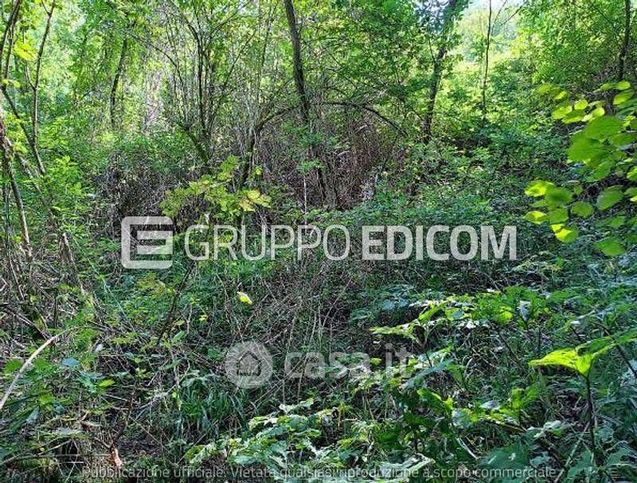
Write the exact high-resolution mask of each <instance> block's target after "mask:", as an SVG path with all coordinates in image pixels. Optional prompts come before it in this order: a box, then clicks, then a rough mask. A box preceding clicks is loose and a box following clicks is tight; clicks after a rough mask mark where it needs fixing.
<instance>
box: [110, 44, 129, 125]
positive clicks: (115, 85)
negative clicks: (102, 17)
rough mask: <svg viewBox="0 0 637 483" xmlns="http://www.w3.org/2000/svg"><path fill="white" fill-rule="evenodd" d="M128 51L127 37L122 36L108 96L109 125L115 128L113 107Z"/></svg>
mask: <svg viewBox="0 0 637 483" xmlns="http://www.w3.org/2000/svg"><path fill="white" fill-rule="evenodd" d="M127 53H128V37H124V41H123V42H122V50H121V52H120V54H119V62H118V63H117V70H116V71H115V77H113V85H112V87H111V98H110V116H111V127H112V128H113V129H115V127H116V126H117V122H116V120H115V108H116V105H117V89H118V88H119V81H120V79H121V77H122V72H123V70H124V61H125V60H126V54H127Z"/></svg>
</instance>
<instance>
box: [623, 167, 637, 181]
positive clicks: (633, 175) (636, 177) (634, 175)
mask: <svg viewBox="0 0 637 483" xmlns="http://www.w3.org/2000/svg"><path fill="white" fill-rule="evenodd" d="M626 177H627V178H628V179H629V180H631V181H637V166H633V167H632V168H631V169H630V171H628V174H627V175H626Z"/></svg>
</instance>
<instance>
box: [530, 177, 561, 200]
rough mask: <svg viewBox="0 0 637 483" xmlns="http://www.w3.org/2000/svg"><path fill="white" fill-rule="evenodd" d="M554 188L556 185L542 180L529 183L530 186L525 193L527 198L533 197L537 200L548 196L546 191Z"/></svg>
mask: <svg viewBox="0 0 637 483" xmlns="http://www.w3.org/2000/svg"><path fill="white" fill-rule="evenodd" d="M553 186H555V185H554V184H553V183H551V182H550V181H543V180H541V179H537V180H535V181H531V182H530V183H529V185H528V186H527V187H526V189H525V190H524V193H525V194H526V195H527V196H533V197H535V198H537V197H538V196H544V195H545V194H546V190H547V189H549V188H550V187H553Z"/></svg>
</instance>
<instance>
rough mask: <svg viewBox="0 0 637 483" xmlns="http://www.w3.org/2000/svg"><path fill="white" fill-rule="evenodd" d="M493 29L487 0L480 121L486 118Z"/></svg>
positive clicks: (490, 5)
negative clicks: (487, 10) (487, 14)
mask: <svg viewBox="0 0 637 483" xmlns="http://www.w3.org/2000/svg"><path fill="white" fill-rule="evenodd" d="M492 30H493V5H492V2H491V0H489V21H488V23H487V38H486V41H485V48H484V74H483V77H482V87H481V91H482V101H481V103H480V110H481V111H482V122H485V121H486V119H487V82H488V81H489V51H490V49H491V32H492Z"/></svg>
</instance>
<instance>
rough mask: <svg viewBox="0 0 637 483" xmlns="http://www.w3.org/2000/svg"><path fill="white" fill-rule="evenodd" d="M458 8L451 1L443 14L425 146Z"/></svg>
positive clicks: (425, 124)
mask: <svg viewBox="0 0 637 483" xmlns="http://www.w3.org/2000/svg"><path fill="white" fill-rule="evenodd" d="M457 6H458V0H449V3H447V5H446V7H445V8H444V11H443V13H442V15H443V24H442V32H441V34H440V47H439V48H438V53H437V54H436V57H435V58H434V60H433V72H432V74H431V83H430V85H429V96H428V99H427V108H426V111H425V116H424V119H423V123H422V138H423V142H424V143H425V144H427V143H428V142H429V141H431V133H432V128H433V120H434V113H435V109H436V98H437V97H438V90H439V89H440V82H441V80H442V73H443V70H444V61H445V58H446V57H447V52H448V50H449V37H450V34H451V30H452V27H453V23H454V20H455V16H456V7H457Z"/></svg>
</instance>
